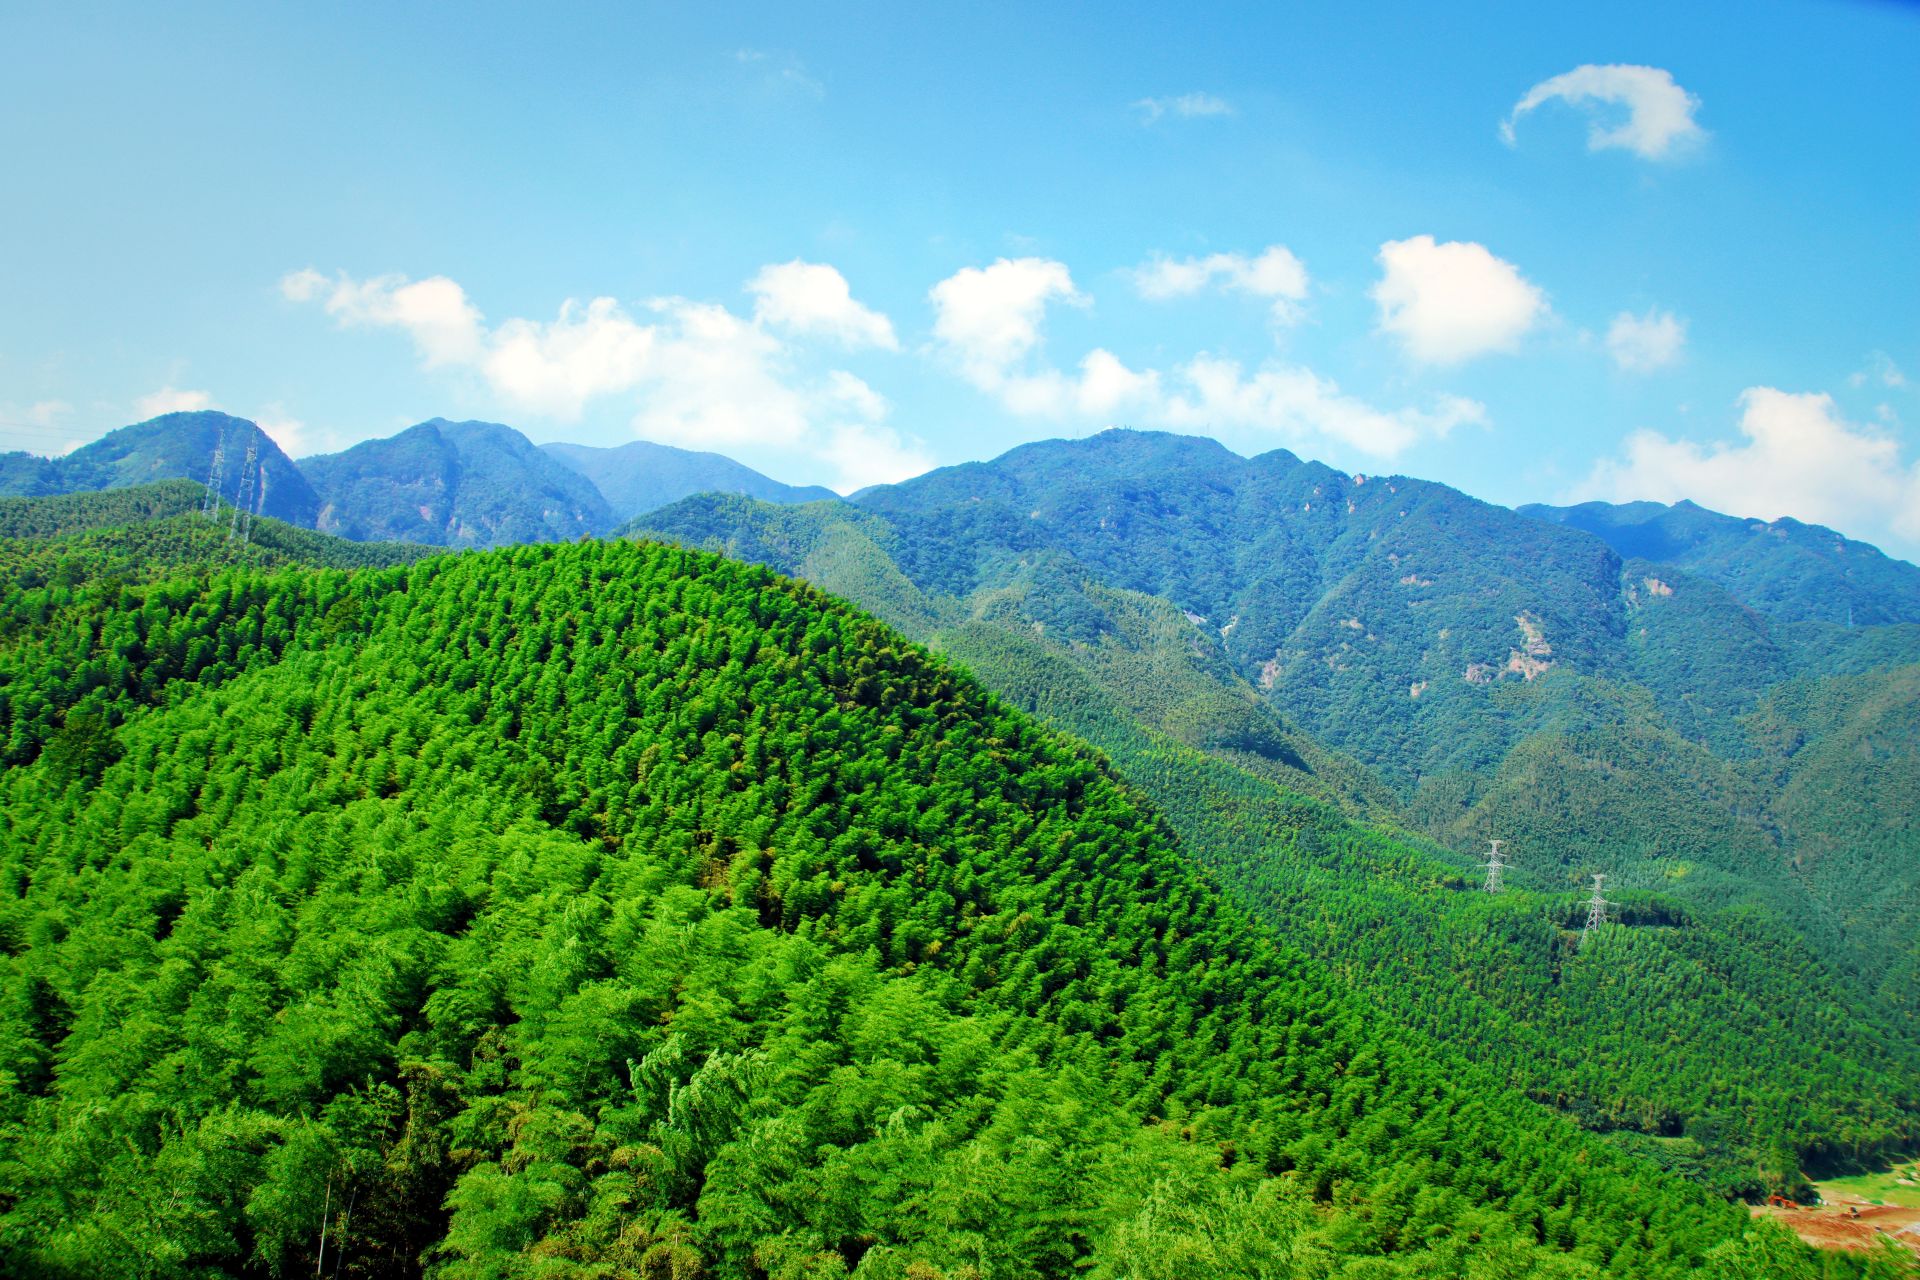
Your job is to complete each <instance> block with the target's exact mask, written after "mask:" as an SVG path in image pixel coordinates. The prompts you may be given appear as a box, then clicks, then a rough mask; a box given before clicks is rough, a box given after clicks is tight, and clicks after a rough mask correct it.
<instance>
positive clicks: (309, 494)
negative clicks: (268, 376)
mask: <svg viewBox="0 0 1920 1280" xmlns="http://www.w3.org/2000/svg"><path fill="white" fill-rule="evenodd" d="M221 444H224V446H225V461H224V465H223V466H222V468H221V473H222V474H221V475H220V477H219V482H220V489H221V494H222V496H223V497H224V498H225V499H226V500H227V501H229V502H231V501H233V500H234V498H235V497H236V495H237V494H238V493H239V489H240V482H241V475H240V473H241V468H242V464H243V463H244V461H245V459H246V454H247V447H248V445H250V444H251V445H253V446H254V447H255V449H256V450H257V456H258V465H259V468H260V486H261V488H260V490H259V502H260V506H259V510H260V511H261V513H262V514H264V515H269V516H272V517H274V518H275V519H279V520H285V521H287V522H288V523H290V524H303V525H311V524H313V521H314V515H315V513H316V512H317V511H318V509H319V506H320V503H319V499H318V498H317V497H316V496H315V494H314V491H313V488H312V486H310V485H309V484H308V483H307V480H306V477H305V476H304V475H302V474H301V468H300V467H298V466H296V465H295V464H294V461H293V459H292V458H289V457H288V456H287V455H286V454H285V453H284V452H282V451H281V449H280V446H279V445H277V444H275V443H274V442H273V438H272V437H271V436H269V435H267V433H266V432H264V431H262V430H260V428H259V427H258V426H256V425H254V424H253V423H251V422H249V421H247V420H246V419H245V418H236V417H233V416H232V415H231V414H225V413H219V412H216V411H213V410H202V411H200V412H198V413H168V414H162V415H161V416H160V417H158V418H152V419H149V420H148V421H146V422H137V423H135V424H133V425H132V426H128V427H121V428H120V429H119V430H118V431H111V432H109V433H107V434H106V435H104V436H102V437H101V438H100V439H98V440H95V441H94V442H93V443H92V444H88V445H83V446H81V447H80V448H78V449H75V450H74V451H73V452H72V453H70V454H68V455H67V456H66V457H64V458H37V457H34V456H33V455H31V454H24V453H12V454H8V455H6V456H5V458H4V459H0V493H5V494H9V495H18V496H22V497H38V496H42V495H47V494H55V493H78V492H83V491H86V490H94V489H125V488H129V487H131V486H133V485H142V484H152V483H154V482H155V481H158V480H175V479H180V480H192V481H194V482H196V483H198V484H202V485H204V484H206V482H207V479H208V477H209V476H210V475H211V474H212V465H213V454H214V450H215V447H216V446H217V445H221ZM250 492H251V491H250Z"/></svg>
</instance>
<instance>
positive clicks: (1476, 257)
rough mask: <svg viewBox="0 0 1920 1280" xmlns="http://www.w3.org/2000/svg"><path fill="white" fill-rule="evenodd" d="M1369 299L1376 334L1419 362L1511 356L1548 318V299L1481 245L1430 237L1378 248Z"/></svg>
mask: <svg viewBox="0 0 1920 1280" xmlns="http://www.w3.org/2000/svg"><path fill="white" fill-rule="evenodd" d="M1379 262H1380V268H1381V275H1380V280H1379V282H1378V283H1377V284H1375V285H1374V286H1373V290H1372V297H1373V300H1374V303H1375V305H1376V306H1378V307H1379V310H1380V321H1379V328H1380V331H1381V332H1383V333H1389V334H1392V335H1393V336H1395V337H1397V338H1398V339H1400V341H1401V343H1402V345H1404V346H1405V348H1406V351H1407V354H1408V355H1410V356H1412V357H1413V358H1414V359H1415V360H1418V361H1420V362H1422V363H1424V364H1439V365H1450V364H1459V363H1461V362H1462V361H1466V360H1471V359H1472V358H1474V357H1475V356H1481V355H1486V354H1488V353H1489V352H1495V351H1511V350H1513V349H1514V348H1515V347H1516V346H1518V345H1519V342H1520V339H1521V338H1522V337H1524V336H1525V335H1526V334H1527V332H1528V331H1529V330H1531V329H1532V328H1533V327H1534V325H1535V324H1537V323H1538V322H1539V321H1540V320H1541V319H1542V318H1543V317H1544V316H1545V315H1546V314H1547V298H1546V295H1545V294H1544V293H1542V292H1541V291H1540V290H1539V289H1538V288H1536V287H1535V286H1533V285H1532V284H1530V283H1528V281H1527V279H1526V277H1524V276H1522V275H1521V274H1520V269H1519V268H1518V267H1516V266H1514V265H1513V264H1512V263H1511V262H1507V261H1505V260H1503V259H1501V258H1497V257H1495V256H1494V255H1493V254H1491V253H1489V252H1488V251H1487V248H1486V246H1485V245H1480V244H1475V243H1473V242H1472V241H1463V240H1449V241H1446V242H1444V243H1439V242H1436V241H1435V240H1434V238H1433V237H1432V236H1414V237H1413V238H1412V239H1410V240H1389V241H1387V242H1386V243H1385V244H1383V245H1381V246H1380V255H1379Z"/></svg>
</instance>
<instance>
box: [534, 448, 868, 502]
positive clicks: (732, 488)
mask: <svg viewBox="0 0 1920 1280" xmlns="http://www.w3.org/2000/svg"><path fill="white" fill-rule="evenodd" d="M540 451H541V452H542V453H545V454H546V455H547V456H548V457H550V458H553V459H554V460H556V461H557V462H559V463H560V464H561V465H562V466H565V467H567V468H569V469H571V470H573V471H576V472H578V473H579V474H581V475H583V476H585V477H586V478H587V479H588V480H589V481H591V482H592V483H593V484H594V486H595V487H596V488H598V489H599V491H600V493H601V496H602V497H604V498H605V499H606V501H607V505H608V507H609V508H611V510H612V513H613V518H614V520H616V521H624V520H631V519H633V518H634V517H635V516H637V515H640V514H642V513H643V512H647V511H653V510H655V509H657V508H659V507H664V506H666V505H667V504H668V503H671V502H678V501H679V500H680V499H682V498H684V497H687V496H688V495H690V494H695V493H737V494H742V495H744V496H746V497H749V498H757V499H758V500H760V501H761V502H777V503H781V504H789V503H798V502H837V501H839V498H840V495H839V494H837V493H835V492H834V491H833V490H831V489H826V488H822V487H821V486H819V485H790V484H782V483H781V482H780V481H778V480H772V479H769V478H768V477H766V476H763V475H761V474H760V473H759V472H758V471H755V470H754V469H753V468H751V467H748V466H745V465H743V464H741V463H738V462H735V461H734V460H733V459H732V458H729V457H727V456H725V455H724V454H718V453H699V452H696V451H694V450H691V449H676V448H673V447H672V446H671V445H664V444H655V443H653V442H652V441H651V440H631V441H628V442H627V443H626V444H623V445H616V446H614V447H613V448H610V449H602V448H596V447H594V446H592V445H584V444H543V445H541V446H540Z"/></svg>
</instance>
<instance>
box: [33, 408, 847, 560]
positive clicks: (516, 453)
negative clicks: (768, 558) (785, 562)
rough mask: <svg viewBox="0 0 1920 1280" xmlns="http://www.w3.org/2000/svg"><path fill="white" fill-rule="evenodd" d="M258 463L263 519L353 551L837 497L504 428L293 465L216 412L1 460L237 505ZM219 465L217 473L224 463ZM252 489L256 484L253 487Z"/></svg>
mask: <svg viewBox="0 0 1920 1280" xmlns="http://www.w3.org/2000/svg"><path fill="white" fill-rule="evenodd" d="M249 448H252V449H254V450H256V456H257V457H258V459H259V461H258V468H259V471H258V475H259V486H260V487H259V489H258V490H257V491H256V490H254V489H252V488H249V489H248V490H247V493H248V494H249V495H255V494H256V493H257V497H258V505H257V507H255V503H254V501H253V498H252V497H249V499H248V501H247V504H246V505H248V506H250V507H255V509H256V510H258V511H259V512H260V513H261V514H264V515H269V516H273V517H275V518H276V519H280V520H284V521H286V522H287V523H289V524H296V525H302V526H304V527H307V528H311V529H317V530H320V531H322V532H326V533H334V534H338V535H340V536H342V537H346V538H351V539H354V540H356V541H404V542H418V543H425V544H428V545H433V546H446V547H491V546H504V545H511V544H517V543H523V542H556V541H567V540H570V539H573V538H578V537H581V536H582V535H590V534H599V533H605V532H607V531H608V530H610V529H612V528H613V527H614V526H615V525H617V524H619V523H621V522H622V521H625V520H630V519H632V518H633V517H634V516H637V515H639V514H641V513H642V512H645V511H650V510H652V509H654V508H655V507H659V506H664V505H666V504H667V503H669V502H673V501H676V500H677V499H680V498H683V497H686V496H688V495H689V494H695V493H740V494H745V495H748V496H750V497H753V498H757V499H760V500H762V501H766V502H814V501H821V500H826V499H833V498H834V497H835V496H836V495H835V494H834V493H833V492H832V491H831V490H828V489H822V488H818V487H805V488H796V487H794V486H791V485H785V484H782V483H780V482H779V481H777V480H771V479H768V478H767V477H766V476H763V475H761V474H760V473H759V472H757V471H754V470H753V469H752V468H750V467H746V466H743V465H741V464H740V463H738V462H735V461H733V460H732V459H731V458H726V457H722V456H721V455H719V454H716V453H700V452H696V451H693V450H688V449H676V448H673V447H671V446H669V445H661V444H653V443H651V442H648V441H633V442H630V443H628V444H626V445H622V446H618V447H615V448H610V449H601V448H593V447H590V446H586V445H568V444H549V445H544V446H535V445H534V444H533V442H532V441H530V440H528V439H527V438H526V437H525V436H524V435H522V434H521V433H520V432H518V431H516V430H514V429H513V428H512V427H508V426H503V425H501V424H500V423H495V422H449V421H447V420H446V419H444V418H434V419H432V420H430V421H427V422H422V423H419V424H417V425H415V426H412V427H409V428H407V429H406V430H405V431H402V432H400V433H399V434H397V435H394V436H389V437H385V438H382V439H376V440H368V441H364V442H362V443H360V444H357V445H354V446H353V447H352V448H350V449H346V450H344V451H342V452H340V453H335V454H322V455H317V456H313V457H307V458H302V459H300V460H299V461H297V462H296V461H295V460H294V459H292V458H289V457H288V456H287V455H286V454H285V453H284V452H283V451H282V450H281V448H280V446H279V445H277V444H275V443H274V441H273V440H272V438H271V437H269V436H268V435H267V434H266V433H265V432H264V431H262V430H261V429H260V428H259V427H258V426H257V425H256V424H254V423H252V422H249V421H247V420H246V419H244V418H236V417H233V416H231V415H229V414H224V413H219V412H216V411H212V410H203V411H199V412H194V413H170V414H165V415H163V416H161V417H158V418H153V419H150V420H148V421H146V422H141V423H136V424H134V425H132V426H127V427H122V428H120V429H119V430H117V431H112V432H109V433H108V434H107V435H105V436H103V437H102V438H101V439H99V440H96V441H94V442H93V443H91V444H88V445H84V446H82V447H81V448H79V449H76V450H74V451H73V452H72V453H70V454H68V455H67V456H65V457H63V458H42V457H38V456H36V455H33V454H29V453H7V454H0V495H13V496H20V497H39V496H47V495H52V494H62V493H79V492H88V491H92V490H101V489H119V488H126V487H128V486H132V485H144V484H151V483H153V482H155V481H160V480H169V479H182V480H192V481H195V482H197V483H199V484H202V485H207V484H208V483H209V482H210V481H211V482H213V485H214V487H216V488H218V489H219V491H220V493H221V495H222V497H223V499H224V500H225V501H227V502H229V503H231V502H235V501H237V500H238V499H239V497H240V494H241V485H242V481H243V476H242V470H243V466H244V461H245V457H246V453H247V450H248V449H249ZM216 452H217V453H218V454H219V457H220V460H221V465H220V466H219V467H218V468H217V469H216V467H215V465H214V464H215V455H216ZM249 483H251V482H249Z"/></svg>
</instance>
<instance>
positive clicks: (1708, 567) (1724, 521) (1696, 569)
mask: <svg viewBox="0 0 1920 1280" xmlns="http://www.w3.org/2000/svg"><path fill="white" fill-rule="evenodd" d="M1517 510H1518V511H1519V512H1520V514H1521V515H1523V516H1531V517H1533V518H1534V519H1536V520H1545V521H1548V522H1550V523H1553V524H1559V525H1565V526H1566V527H1568V528H1571V529H1579V530H1582V531H1584V532H1586V533H1591V534H1593V535H1594V536H1595V537H1597V538H1599V539H1601V540H1602V541H1604V542H1605V543H1606V544H1607V545H1608V546H1610V547H1612V548H1613V549H1614V550H1615V551H1617V552H1619V553H1620V555H1621V556H1623V557H1626V558H1629V559H1641V560H1652V561H1656V562H1659V563H1662V564H1671V565H1677V566H1679V567H1680V568H1682V569H1686V570H1688V571H1689V572H1691V573H1696V574H1699V575H1700V576H1701V577H1703V578H1707V579H1709V580H1711V581H1713V582H1717V583H1719V584H1720V585H1721V586H1723V587H1725V588H1726V589H1727V590H1728V591H1729V592H1731V593H1732V594H1733V596H1734V598H1736V599H1737V600H1739V601H1740V602H1741V603H1742V604H1745V605H1747V606H1749V607H1751V608H1754V609H1758V610H1759V611H1761V612H1762V613H1765V614H1767V615H1768V616H1769V617H1773V618H1778V619H1779V620H1781V621H1783V622H1799V621H1818V622H1837V623H1842V624H1845V625H1850V626H1874V625H1878V624H1881V623H1888V622H1920V567H1916V566H1914V565H1912V564H1909V563H1907V562H1906V561H1904V560H1896V559H1894V558H1893V557H1892V556H1889V555H1887V554H1886V553H1885V552H1883V551H1881V550H1880V549H1879V548H1878V547H1875V546H1872V545H1870V544H1868V543H1865V542H1856V541H1854V540H1853V539H1851V538H1848V537H1845V536H1844V535H1842V534H1839V533H1836V532H1834V531H1833V530H1832V529H1828V528H1826V527H1824V526H1822V525H1817V524H1803V523H1801V522H1800V521H1798V520H1795V519H1792V518H1791V517H1783V518H1781V519H1778V520H1749V519H1743V518H1741V517H1739V516H1729V515H1722V514H1721V513H1720V512H1718V511H1709V510H1707V509H1706V508H1705V507H1701V506H1697V505H1695V504H1694V503H1692V502H1688V501H1685V500H1684V499H1683V500H1682V501H1679V502H1676V503H1674V504H1673V505H1671V506H1668V505H1666V504H1665V503H1659V502H1627V503H1612V502H1583V503H1581V504H1580V505H1578V506H1572V507H1555V506H1548V505H1546V504H1543V503H1531V504H1529V505H1527V506H1523V507H1519V508H1517Z"/></svg>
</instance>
